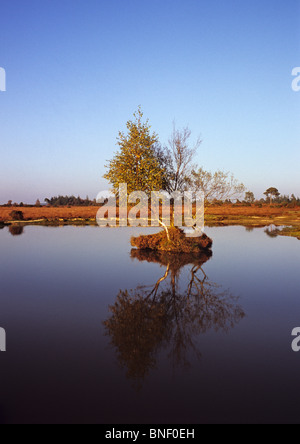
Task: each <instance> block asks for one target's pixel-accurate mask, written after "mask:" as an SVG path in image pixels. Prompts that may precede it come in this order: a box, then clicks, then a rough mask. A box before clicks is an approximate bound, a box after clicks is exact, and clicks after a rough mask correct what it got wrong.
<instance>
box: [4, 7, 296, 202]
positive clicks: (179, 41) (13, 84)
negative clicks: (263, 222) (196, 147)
mask: <svg viewBox="0 0 300 444" xmlns="http://www.w3.org/2000/svg"><path fill="white" fill-rule="evenodd" d="M299 47H300V0H251V1H247V0H226V1H224V0H43V1H41V0H26V1H24V0H0V67H2V68H4V69H5V71H6V92H0V203H6V202H7V201H8V200H10V199H11V200H13V201H16V202H20V201H23V202H27V203H34V202H35V201H36V200H37V199H40V200H41V201H43V200H44V199H45V197H51V196H54V195H58V194H62V195H66V194H68V195H70V194H75V195H80V196H81V197H84V198H85V197H86V196H87V195H88V196H89V197H90V198H95V197H96V196H97V194H98V192H100V191H102V190H104V189H106V188H107V187H108V185H107V184H106V182H105V181H104V179H103V178H102V176H103V174H104V173H105V163H106V161H107V160H108V159H111V158H112V156H113V154H114V153H115V152H116V150H117V146H116V138H117V136H118V132H119V131H125V130H126V122H127V121H128V120H129V119H131V118H132V116H133V113H134V112H135V111H136V109H137V108H138V106H139V105H141V107H142V109H143V111H144V115H145V117H146V118H148V119H149V121H150V124H151V125H152V129H153V131H155V132H156V133H158V135H159V138H160V141H161V143H162V144H166V143H167V141H168V138H169V136H170V134H171V132H172V125H173V121H175V122H176V125H177V127H178V128H182V127H184V126H186V125H188V126H189V127H190V129H191V131H192V138H194V139H195V140H196V139H197V137H198V136H199V135H201V138H202V140H203V143H202V146H201V149H200V151H199V153H198V155H197V162H198V163H199V164H200V165H202V166H203V167H204V168H206V169H208V170H211V171H215V170H217V169H222V170H224V171H231V172H232V173H234V175H235V176H236V178H237V179H239V180H240V181H242V182H243V183H244V184H245V186H246V187H247V189H249V190H251V191H253V192H254V193H255V194H256V196H257V197H261V196H262V193H263V192H264V191H265V190H266V189H267V188H269V187H271V186H275V187H277V188H278V189H279V191H280V192H281V193H282V194H291V193H294V194H296V195H299V196H300V174H299V165H300V149H299V148H300V130H299V128H300V126H299V117H300V92H295V91H293V90H292V87H291V84H292V80H293V77H292V70H293V68H295V67H299V66H300V51H299V49H300V48H299Z"/></svg>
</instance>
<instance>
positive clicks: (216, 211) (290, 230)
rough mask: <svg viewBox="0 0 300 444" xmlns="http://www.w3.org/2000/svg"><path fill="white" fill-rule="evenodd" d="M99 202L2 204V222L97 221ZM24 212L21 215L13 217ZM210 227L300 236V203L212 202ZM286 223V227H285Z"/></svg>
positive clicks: (208, 217) (207, 214)
mask: <svg viewBox="0 0 300 444" xmlns="http://www.w3.org/2000/svg"><path fill="white" fill-rule="evenodd" d="M98 209H99V207H97V206H89V207H84V206H74V207H73V206H61V207H52V206H40V207H27V206H24V207H5V206H4V207H0V224H1V225H2V226H4V225H11V224H18V225H45V226H60V225H96V224H97V221H96V216H97V211H98ZM15 212H20V213H17V214H21V217H20V218H18V217H12V215H15V214H16V213H15ZM205 224H206V226H209V227H214V226H229V225H242V226H245V227H249V228H258V227H269V226H272V232H273V233H274V234H276V232H278V234H283V235H291V236H293V237H297V238H300V207H299V206H295V207H294V208H291V207H282V206H277V205H268V204H265V205H261V206H257V205H249V206H238V205H217V206H214V205H211V206H208V207H207V208H206V210H205ZM283 227H284V228H283Z"/></svg>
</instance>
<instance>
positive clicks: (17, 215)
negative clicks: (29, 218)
mask: <svg viewBox="0 0 300 444" xmlns="http://www.w3.org/2000/svg"><path fill="white" fill-rule="evenodd" d="M9 216H10V217H11V219H12V220H24V214H23V212H22V211H12V212H11V213H10V215H9Z"/></svg>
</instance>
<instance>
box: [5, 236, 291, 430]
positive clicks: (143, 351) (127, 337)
mask: <svg viewBox="0 0 300 444" xmlns="http://www.w3.org/2000/svg"><path fill="white" fill-rule="evenodd" d="M206 231H207V234H208V235H209V236H211V237H212V238H213V239H214V247H213V257H211V258H210V257H204V256H203V257H201V258H198V259H197V258H193V257H188V256H184V257H183V256H181V257H178V256H162V255H155V254H149V253H148V254H147V253H143V254H139V253H137V252H132V251H131V246H130V237H131V236H132V235H135V234H139V233H140V232H145V230H144V231H143V230H142V229H100V228H95V227H84V228H76V227H64V228H45V227H26V228H25V229H24V232H23V233H21V232H20V230H19V232H18V230H17V231H15V232H9V230H8V229H7V228H5V229H2V230H0V247H1V255H0V282H1V286H0V326H1V327H3V328H5V330H6V333H7V352H6V353H1V354H0V378H1V379H0V384H1V398H0V423H4V424H9V423H106V424H110V423H137V424H138V423H157V424H161V423H170V424H176V423H187V424H189V423H200V424H202V423H239V422H241V423H258V422H268V423H274V422H275V423H276V422H283V423H284V422H286V423H289V422H297V423H299V422H300V419H299V418H300V378H299V374H300V353H299V354H297V353H293V352H292V349H291V342H292V337H291V332H292V330H293V328H294V327H298V326H300V273H299V263H300V242H299V241H297V240H295V239H292V238H280V237H278V238H272V237H270V236H267V235H266V233H265V232H264V230H261V229H257V230H253V231H247V230H246V229H245V228H242V227H228V228H211V229H207V230H206ZM146 232H147V233H149V232H151V231H150V230H148V231H146Z"/></svg>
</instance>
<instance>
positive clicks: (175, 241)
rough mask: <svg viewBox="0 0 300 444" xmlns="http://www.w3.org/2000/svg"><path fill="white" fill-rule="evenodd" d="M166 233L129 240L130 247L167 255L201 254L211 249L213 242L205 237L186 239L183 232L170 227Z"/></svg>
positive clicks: (203, 235)
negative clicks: (162, 252)
mask: <svg viewBox="0 0 300 444" xmlns="http://www.w3.org/2000/svg"><path fill="white" fill-rule="evenodd" d="M168 233H169V236H168V235H167V232H166V231H161V232H159V233H157V234H150V235H147V236H139V237H132V238H131V245H132V246H133V247H136V248H137V249H138V250H152V251H164V252H168V253H190V254H202V253H203V252H205V251H209V250H210V249H211V248H212V244H213V241H212V240H211V239H210V238H209V237H208V236H207V235H206V234H204V233H203V234H202V235H201V236H200V237H187V236H186V235H185V233H184V231H183V230H182V229H180V228H177V227H172V228H170V229H169V230H168Z"/></svg>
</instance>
